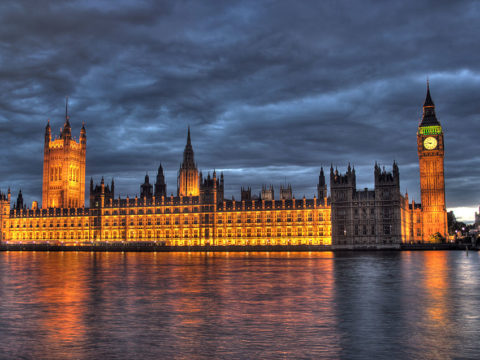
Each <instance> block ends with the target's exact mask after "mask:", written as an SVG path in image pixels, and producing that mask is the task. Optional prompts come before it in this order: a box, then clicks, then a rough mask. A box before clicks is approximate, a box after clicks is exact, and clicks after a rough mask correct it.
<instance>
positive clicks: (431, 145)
mask: <svg viewBox="0 0 480 360" xmlns="http://www.w3.org/2000/svg"><path fill="white" fill-rule="evenodd" d="M423 146H425V149H427V150H433V149H435V148H436V147H437V139H435V138H434V137H431V136H429V137H427V138H426V139H425V140H424V141H423Z"/></svg>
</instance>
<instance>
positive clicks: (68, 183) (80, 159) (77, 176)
mask: <svg viewBox="0 0 480 360" xmlns="http://www.w3.org/2000/svg"><path fill="white" fill-rule="evenodd" d="M86 150H87V134H86V131H85V125H83V126H82V129H81V130H80V140H79V141H78V142H77V141H75V139H73V138H72V128H71V126H70V118H69V116H68V99H67V102H66V105H65V124H64V125H63V128H62V129H61V133H60V137H59V138H57V139H52V132H51V129H50V121H49V122H48V123H47V127H46V128H45V144H44V151H43V185H42V208H44V209H46V208H74V207H77V208H78V207H84V206H85V159H86Z"/></svg>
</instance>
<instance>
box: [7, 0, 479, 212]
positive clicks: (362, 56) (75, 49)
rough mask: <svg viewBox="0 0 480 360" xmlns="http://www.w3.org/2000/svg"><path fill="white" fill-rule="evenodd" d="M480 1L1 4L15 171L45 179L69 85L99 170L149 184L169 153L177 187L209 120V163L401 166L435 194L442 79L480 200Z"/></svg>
mask: <svg viewBox="0 0 480 360" xmlns="http://www.w3.org/2000/svg"><path fill="white" fill-rule="evenodd" d="M479 15H480V8H479V5H478V3H477V2H472V1H455V2H452V1H429V2H419V1H403V2H395V3H393V2H378V1H371V2H368V1H362V2H359V1H321V2H319V1H304V2H298V1H281V2H277V1H238V2H233V1H232V2H228V4H227V2H221V1H169V2H159V1H115V2H111V1H68V2H58V1H42V2H38V1H6V2H2V3H1V4H0V19H1V23H2V26H1V27H0V65H1V66H0V79H1V81H0V132H1V137H2V146H1V148H0V155H1V156H2V164H1V166H2V170H3V171H2V176H1V178H0V187H1V188H2V190H5V189H6V188H7V187H8V186H11V187H12V189H14V191H15V192H17V191H18V188H20V187H22V188H23V189H24V193H25V194H26V198H27V199H28V200H29V201H31V200H33V199H39V198H40V195H41V173H42V150H43V131H44V126H45V124H46V120H47V119H49V118H50V119H51V124H52V128H53V129H54V130H55V132H58V129H59V128H60V127H61V125H62V123H63V118H64V104H63V101H64V97H65V95H69V96H70V115H71V122H72V125H73V130H74V133H75V134H77V136H78V132H79V130H80V126H81V122H82V121H85V123H86V126H87V136H88V150H87V176H88V177H90V176H93V177H94V178H95V179H97V180H99V178H100V177H101V176H102V175H105V176H106V177H107V179H109V178H110V177H112V176H114V177H115V178H116V179H117V189H118V190H119V191H120V192H121V193H122V194H123V195H125V194H127V193H128V194H130V195H133V194H135V193H138V185H139V184H140V182H141V181H143V177H144V175H145V172H146V171H148V172H149V173H150V175H151V177H154V175H155V172H156V169H157V167H158V164H159V163H160V162H162V163H163V165H164V168H165V170H166V175H167V181H168V192H174V193H175V191H176V189H175V186H176V179H175V178H176V173H177V169H178V166H179V163H180V162H181V157H182V151H183V147H184V144H185V138H186V128H187V125H190V126H191V128H192V140H193V145H194V150H195V156H196V161H197V162H198V165H199V167H200V168H201V169H204V173H206V172H207V171H208V170H210V171H212V170H213V169H214V168H216V169H217V170H223V171H224V172H225V176H226V188H227V189H226V190H227V194H228V195H229V196H231V195H235V196H237V197H238V195H239V194H238V193H239V188H240V186H241V185H250V186H252V188H253V190H254V191H255V192H256V191H259V190H260V188H261V185H262V183H273V184H274V185H276V186H277V188H278V186H279V185H280V184H282V183H284V182H287V183H291V184H292V185H293V188H294V192H295V194H296V196H297V197H300V196H303V195H304V194H305V195H306V196H312V195H313V194H314V192H315V185H316V183H317V180H318V172H319V168H320V166H321V165H323V166H325V167H326V168H327V169H326V170H327V175H328V169H329V167H330V164H331V163H333V164H334V165H338V166H339V169H340V170H342V171H344V170H345V167H346V166H347V164H348V163H349V162H350V163H352V164H355V166H356V169H357V175H358V181H357V183H358V186H359V187H364V186H372V181H373V165H374V162H375V161H378V162H379V163H381V164H382V165H383V164H385V165H387V167H390V166H391V164H392V162H393V160H396V161H397V162H398V163H399V166H400V173H401V181H402V191H405V189H407V188H408V192H409V195H410V197H414V198H415V199H417V200H419V191H418V187H419V181H418V160H417V154H416V137H415V134H416V128H417V125H418V120H419V119H420V117H421V110H422V108H421V105H422V103H423V99H424V96H425V80H426V77H427V75H428V76H429V77H430V82H431V89H432V95H433V99H434V101H435V102H436V105H437V115H438V118H439V120H440V121H441V123H442V125H443V127H444V129H445V132H446V136H445V142H446V159H445V160H446V183H447V204H448V206H449V207H457V206H469V207H474V206H477V205H478V203H479V202H480V190H479V189H478V186H476V183H477V182H478V178H479V175H480V174H479V173H480V170H479V169H480V166H479V165H480V156H479V155H478V154H479V145H478V134H479V133H480V132H479V130H480V125H479V116H478V113H479V111H478V110H479V106H478V100H477V99H478V98H479V95H480V90H479V85H480V76H479V64H480V61H479V60H480V59H479V58H480V56H479V51H480V50H479V48H478V36H477V34H478V33H480V25H479V22H478V16H479Z"/></svg>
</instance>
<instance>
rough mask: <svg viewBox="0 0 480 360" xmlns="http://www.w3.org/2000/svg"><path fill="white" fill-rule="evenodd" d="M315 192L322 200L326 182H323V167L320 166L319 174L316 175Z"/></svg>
mask: <svg viewBox="0 0 480 360" xmlns="http://www.w3.org/2000/svg"><path fill="white" fill-rule="evenodd" d="M317 192H318V199H319V200H320V201H323V200H324V199H325V198H326V197H327V184H326V182H325V174H324V172H323V167H321V168H320V175H319V176H318V185H317Z"/></svg>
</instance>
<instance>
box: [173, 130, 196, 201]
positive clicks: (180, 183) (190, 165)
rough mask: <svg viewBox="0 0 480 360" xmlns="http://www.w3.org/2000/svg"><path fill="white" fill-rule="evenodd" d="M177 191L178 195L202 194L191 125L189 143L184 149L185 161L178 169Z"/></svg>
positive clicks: (188, 136)
mask: <svg viewBox="0 0 480 360" xmlns="http://www.w3.org/2000/svg"><path fill="white" fill-rule="evenodd" d="M177 193H178V196H199V195H200V182H199V178H198V170H197V165H196V164H195V159H194V154H193V148H192V142H191V140H190V127H188V135H187V145H186V146H185V150H184V151H183V162H182V164H181V165H180V170H179V171H178V180H177Z"/></svg>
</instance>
